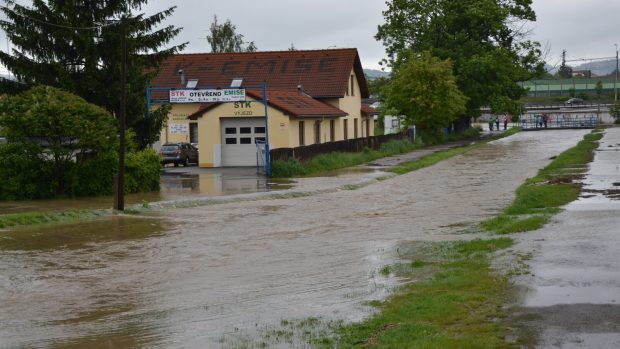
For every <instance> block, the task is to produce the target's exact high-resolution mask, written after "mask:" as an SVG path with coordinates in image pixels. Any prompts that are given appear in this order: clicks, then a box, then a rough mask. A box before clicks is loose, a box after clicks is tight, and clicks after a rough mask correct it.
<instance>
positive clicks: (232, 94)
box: [170, 88, 245, 103]
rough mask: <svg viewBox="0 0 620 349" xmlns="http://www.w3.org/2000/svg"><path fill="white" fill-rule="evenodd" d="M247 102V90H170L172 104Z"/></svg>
mask: <svg viewBox="0 0 620 349" xmlns="http://www.w3.org/2000/svg"><path fill="white" fill-rule="evenodd" d="M239 101H245V89H240V88H228V89H220V90H216V89H208V90H170V103H213V102H239Z"/></svg>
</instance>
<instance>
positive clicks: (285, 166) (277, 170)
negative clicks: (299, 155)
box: [271, 159, 306, 178]
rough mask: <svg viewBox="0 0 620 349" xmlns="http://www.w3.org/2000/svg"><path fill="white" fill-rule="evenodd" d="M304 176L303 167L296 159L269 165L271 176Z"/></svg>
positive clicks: (278, 161)
mask: <svg viewBox="0 0 620 349" xmlns="http://www.w3.org/2000/svg"><path fill="white" fill-rule="evenodd" d="M304 174H306V170H305V168H304V166H303V165H302V164H301V163H300V162H299V161H298V160H297V159H289V160H286V161H282V160H277V161H274V162H272V163H271V176H272V177H276V178H288V177H296V176H303V175H304Z"/></svg>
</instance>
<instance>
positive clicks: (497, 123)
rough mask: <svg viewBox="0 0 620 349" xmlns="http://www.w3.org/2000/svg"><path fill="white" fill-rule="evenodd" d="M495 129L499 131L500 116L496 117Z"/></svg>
mask: <svg viewBox="0 0 620 349" xmlns="http://www.w3.org/2000/svg"><path fill="white" fill-rule="evenodd" d="M495 128H496V129H497V130H498V131H499V116H497V115H495Z"/></svg>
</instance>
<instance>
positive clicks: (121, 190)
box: [114, 16, 127, 211]
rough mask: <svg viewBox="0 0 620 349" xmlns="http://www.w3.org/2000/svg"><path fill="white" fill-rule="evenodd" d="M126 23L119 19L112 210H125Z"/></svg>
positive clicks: (123, 19) (123, 18)
mask: <svg viewBox="0 0 620 349" xmlns="http://www.w3.org/2000/svg"><path fill="white" fill-rule="evenodd" d="M126 70H127V23H126V21H125V16H123V17H122V18H121V96H120V104H121V105H120V111H119V139H120V148H119V150H118V175H117V176H116V181H115V184H116V188H115V190H114V209H115V210H118V211H124V210H125V85H126V83H127V77H126Z"/></svg>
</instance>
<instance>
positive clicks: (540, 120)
mask: <svg viewBox="0 0 620 349" xmlns="http://www.w3.org/2000/svg"><path fill="white" fill-rule="evenodd" d="M598 124H599V118H598V116H596V115H594V114H591V115H587V114H584V115H583V116H580V115H570V114H550V115H549V114H547V115H545V114H529V115H523V116H522V117H521V127H522V128H523V129H524V130H543V129H549V128H551V129H553V128H556V129H557V128H596V127H597V126H598Z"/></svg>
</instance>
